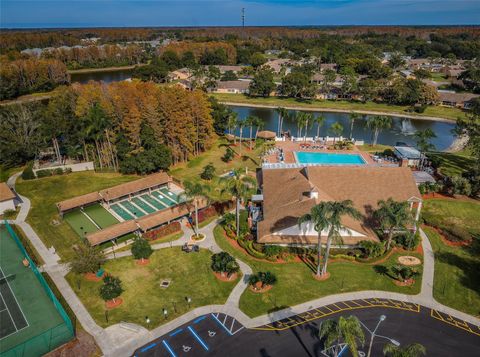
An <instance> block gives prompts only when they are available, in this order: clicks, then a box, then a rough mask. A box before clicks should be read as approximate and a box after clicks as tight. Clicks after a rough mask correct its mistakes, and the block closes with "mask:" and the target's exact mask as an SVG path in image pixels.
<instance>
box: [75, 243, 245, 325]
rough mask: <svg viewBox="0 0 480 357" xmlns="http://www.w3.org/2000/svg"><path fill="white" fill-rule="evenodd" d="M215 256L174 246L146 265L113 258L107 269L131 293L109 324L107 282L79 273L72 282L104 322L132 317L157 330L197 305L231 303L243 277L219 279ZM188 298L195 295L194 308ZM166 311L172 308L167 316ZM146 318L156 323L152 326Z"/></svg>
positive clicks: (157, 255) (106, 265)
mask: <svg viewBox="0 0 480 357" xmlns="http://www.w3.org/2000/svg"><path fill="white" fill-rule="evenodd" d="M211 255H212V254H211V252H210V251H208V250H204V249H201V250H200V252H199V253H190V254H187V253H184V252H182V251H181V250H180V247H174V248H165V249H161V250H157V251H155V252H154V253H153V254H152V256H151V257H150V264H149V265H145V266H139V265H137V264H136V263H135V261H134V260H133V258H132V257H126V258H120V259H116V260H109V261H108V262H107V263H106V264H105V265H104V268H105V271H106V272H107V273H109V274H111V275H113V276H117V277H119V278H120V279H121V281H122V286H123V288H124V289H125V291H124V292H123V294H122V296H121V298H122V299H123V304H122V305H121V306H119V307H118V308H115V309H113V310H110V311H108V320H109V321H108V323H107V322H106V320H105V303H104V301H103V300H101V299H100V297H99V295H98V290H99V288H100V286H101V284H102V283H101V282H90V281H86V280H85V279H84V278H83V277H79V276H76V275H75V274H73V273H69V274H68V275H67V280H68V281H69V283H70V285H71V286H72V288H73V289H74V290H75V292H76V294H77V295H78V296H79V297H80V299H81V300H82V302H83V304H84V305H85V307H87V309H88V311H89V312H90V314H91V315H92V316H93V318H94V319H95V320H96V322H97V323H98V324H99V325H100V326H103V327H106V326H109V325H113V324H115V323H119V322H121V321H127V322H133V323H137V324H140V325H142V326H145V327H147V328H154V327H156V326H159V325H161V324H164V323H165V322H167V321H170V320H173V319H175V318H177V317H179V316H181V315H183V314H185V313H186V312H187V311H189V310H191V309H194V308H196V307H199V306H204V305H211V304H223V303H225V301H226V300H227V298H228V295H229V294H230V292H231V290H232V289H233V287H234V286H235V284H236V282H237V281H238V280H237V281H235V282H221V281H219V280H218V279H217V278H215V276H214V275H213V273H212V271H211V269H210V260H211ZM163 279H171V284H170V286H169V287H168V288H166V289H163V288H160V286H159V284H160V282H161V281H162V280H163ZM79 281H80V288H79V286H78V282H79ZM187 296H188V297H191V299H192V301H191V305H190V307H189V306H188V304H187V302H186V300H185V297H187ZM163 309H167V311H168V318H167V319H166V320H165V319H164V316H163ZM175 310H176V312H175ZM145 316H148V317H149V319H150V321H151V322H150V325H149V326H147V324H146V322H145Z"/></svg>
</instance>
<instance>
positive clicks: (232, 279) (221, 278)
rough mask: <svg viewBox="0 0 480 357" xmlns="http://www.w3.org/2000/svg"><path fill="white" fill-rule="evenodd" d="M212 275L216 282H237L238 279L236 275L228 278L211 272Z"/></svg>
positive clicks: (225, 275)
mask: <svg viewBox="0 0 480 357" xmlns="http://www.w3.org/2000/svg"><path fill="white" fill-rule="evenodd" d="M213 275H215V277H216V278H217V279H218V280H220V281H226V282H229V281H234V280H237V277H238V273H233V274H231V275H230V276H227V274H224V275H222V273H217V272H216V271H214V272H213Z"/></svg>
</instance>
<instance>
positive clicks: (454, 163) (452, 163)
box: [428, 151, 475, 176]
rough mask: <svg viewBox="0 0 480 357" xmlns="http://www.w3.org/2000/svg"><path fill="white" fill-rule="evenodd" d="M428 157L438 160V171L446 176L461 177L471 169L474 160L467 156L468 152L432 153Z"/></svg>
mask: <svg viewBox="0 0 480 357" xmlns="http://www.w3.org/2000/svg"><path fill="white" fill-rule="evenodd" d="M428 156H429V157H432V158H436V159H438V160H440V166H439V171H440V172H441V173H442V174H443V175H446V176H455V175H457V176H458V175H461V174H462V173H464V172H465V171H467V170H468V169H469V168H471V167H473V164H474V162H475V159H474V158H473V157H472V156H470V155H469V152H468V151H460V152H456V153H449V152H432V153H428Z"/></svg>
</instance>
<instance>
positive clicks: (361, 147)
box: [357, 144, 393, 152]
mask: <svg viewBox="0 0 480 357" xmlns="http://www.w3.org/2000/svg"><path fill="white" fill-rule="evenodd" d="M357 148H358V149H359V150H361V151H366V152H382V151H385V150H386V149H393V147H392V146H389V145H382V144H377V145H370V144H365V145H358V146H357Z"/></svg>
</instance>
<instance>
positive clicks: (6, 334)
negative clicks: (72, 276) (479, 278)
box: [0, 224, 73, 357]
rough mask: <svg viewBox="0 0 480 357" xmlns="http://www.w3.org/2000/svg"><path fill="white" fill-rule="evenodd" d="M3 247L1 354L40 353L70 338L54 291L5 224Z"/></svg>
mask: <svg viewBox="0 0 480 357" xmlns="http://www.w3.org/2000/svg"><path fill="white" fill-rule="evenodd" d="M19 244H20V243H19ZM0 246H1V249H0V262H1V267H0V276H1V278H0V295H1V299H0V301H1V302H0V310H1V312H0V314H1V316H0V319H1V320H0V322H1V323H0V325H1V332H0V355H1V356H2V357H17V356H41V355H43V354H45V353H47V352H49V351H51V350H52V349H55V348H57V347H58V346H60V345H62V344H64V343H66V342H68V341H69V340H71V339H72V338H73V327H72V325H71V322H70V320H69V319H68V317H67V315H66V314H65V311H63V309H62V308H61V307H60V309H61V310H62V312H60V310H59V309H58V308H57V307H56V306H55V304H58V305H60V304H59V302H58V300H56V299H55V298H54V297H52V298H50V297H49V295H47V291H49V294H52V296H53V293H52V292H51V290H50V289H49V288H48V285H47V284H46V283H45V281H44V280H43V281H42V282H41V281H40V280H39V279H43V277H42V276H41V274H40V273H39V272H38V271H37V270H36V268H34V269H35V271H34V270H33V269H32V268H30V267H25V266H24V265H23V263H22V260H23V259H24V257H25V254H26V253H25V254H24V252H22V251H21V250H20V248H19V246H18V245H17V243H16V242H15V240H14V238H13V237H12V236H11V235H10V233H9V231H8V230H7V227H6V226H5V225H3V224H2V225H0ZM22 248H23V247H22ZM36 274H38V276H40V277H38V276H37V275H36ZM61 313H63V314H64V315H63V317H62V315H61ZM67 321H68V326H67Z"/></svg>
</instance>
